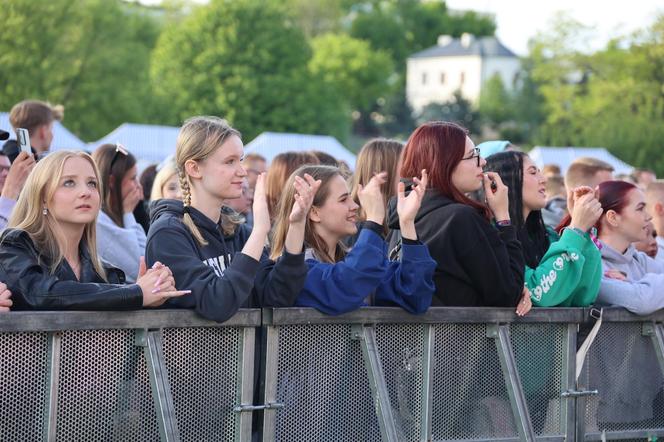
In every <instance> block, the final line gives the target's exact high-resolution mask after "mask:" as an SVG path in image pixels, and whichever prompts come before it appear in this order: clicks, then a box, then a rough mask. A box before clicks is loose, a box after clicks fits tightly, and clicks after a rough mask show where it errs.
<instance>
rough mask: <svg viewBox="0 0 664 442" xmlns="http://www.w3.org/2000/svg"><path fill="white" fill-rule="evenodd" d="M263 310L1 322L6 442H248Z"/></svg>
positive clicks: (21, 316)
mask: <svg viewBox="0 0 664 442" xmlns="http://www.w3.org/2000/svg"><path fill="white" fill-rule="evenodd" d="M260 321H261V312H260V310H246V311H241V312H239V313H238V314H237V315H235V316H234V317H233V318H232V319H230V320H229V321H227V322H226V323H224V324H218V323H216V322H211V321H206V320H203V319H201V318H199V317H198V316H196V315H195V314H194V313H192V312H190V311H173V310H164V311H136V312H12V313H10V314H3V315H0V351H1V352H2V358H1V359H0V383H1V384H2V392H1V394H0V440H2V441H38V440H46V441H56V440H57V441H78V440H81V441H82V440H85V441H95V440H98V441H158V440H160V439H161V440H162V441H179V440H182V441H204V440H249V439H250V437H251V416H250V415H248V414H247V413H238V412H236V411H235V410H234V409H235V408H236V407H238V406H241V405H242V404H251V403H252V401H253V397H252V396H253V386H254V379H253V368H254V367H253V363H254V334H255V327H257V326H260Z"/></svg>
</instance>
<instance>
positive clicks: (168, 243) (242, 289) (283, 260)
mask: <svg viewBox="0 0 664 442" xmlns="http://www.w3.org/2000/svg"><path fill="white" fill-rule="evenodd" d="M223 210H229V211H230V210H232V209H228V208H224V209H223ZM189 213H190V215H191V217H192V218H193V220H194V223H195V224H196V226H197V227H198V229H199V231H200V232H201V234H202V235H203V238H205V240H206V241H207V242H208V244H207V245H206V246H202V247H201V246H200V245H199V244H198V243H197V242H196V240H195V239H194V237H193V236H192V234H191V232H190V231H189V229H188V228H187V227H186V226H185V225H184V224H183V222H182V216H183V214H184V211H183V206H182V202H181V201H176V200H167V199H162V200H158V201H155V202H154V203H153V204H152V206H151V212H150V218H151V224H150V231H149V233H148V242H147V246H146V251H145V254H146V259H147V262H148V265H152V263H154V262H155V261H160V262H162V263H163V264H166V265H167V266H168V267H169V268H170V269H171V271H172V272H173V276H174V277H175V282H176V285H177V288H178V289H180V290H191V294H188V295H184V296H180V297H178V298H172V299H169V300H168V301H167V305H168V306H171V307H179V308H191V309H194V310H196V312H198V313H199V314H200V315H202V316H204V317H206V318H208V319H212V320H215V321H219V322H223V321H225V320H226V319H228V318H230V317H231V316H233V315H234V314H235V312H237V310H238V309H239V308H242V307H245V308H250V307H290V306H293V305H294V304H295V300H296V298H297V295H298V294H299V293H300V291H301V290H302V289H303V288H304V282H305V279H306V276H307V271H308V267H307V265H306V264H305V262H304V252H303V253H300V254H297V255H293V254H290V253H288V252H286V251H285V250H284V253H283V254H282V255H281V257H279V259H278V260H277V261H276V263H275V262H274V261H272V260H270V259H268V253H267V250H265V251H264V252H263V256H262V257H261V260H260V262H259V261H256V260H255V259H254V258H252V257H250V256H248V255H245V254H244V253H241V250H242V248H243V247H244V244H245V243H246V242H247V239H248V238H249V235H250V233H251V231H250V229H249V228H248V227H246V225H244V224H241V225H239V226H237V229H236V231H235V233H234V234H232V235H224V234H223V232H222V230H221V227H220V226H219V225H218V224H216V223H215V222H213V221H212V220H211V219H210V218H208V217H207V216H205V215H204V214H203V213H201V212H199V211H198V210H196V209H194V208H193V207H190V208H189Z"/></svg>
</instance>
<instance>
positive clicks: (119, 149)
mask: <svg viewBox="0 0 664 442" xmlns="http://www.w3.org/2000/svg"><path fill="white" fill-rule="evenodd" d="M120 153H121V154H122V155H124V156H129V151H128V150H127V149H126V148H125V147H124V146H123V145H122V144H120V143H115V153H114V154H113V159H112V160H111V167H110V169H111V170H112V169H113V164H115V162H116V161H117V159H118V154H120Z"/></svg>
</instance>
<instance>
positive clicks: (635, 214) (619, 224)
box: [613, 189, 651, 242]
mask: <svg viewBox="0 0 664 442" xmlns="http://www.w3.org/2000/svg"><path fill="white" fill-rule="evenodd" d="M627 201H628V203H627V205H626V206H625V207H624V208H623V210H622V211H621V212H620V213H619V214H616V215H615V218H614V221H613V222H614V225H613V227H614V229H615V230H616V231H617V232H619V233H620V234H621V235H622V236H623V238H625V239H626V240H628V241H629V242H637V241H642V240H645V239H646V235H647V234H648V224H649V222H650V220H651V217H650V215H648V212H646V201H645V197H644V195H643V192H642V191H641V190H640V189H632V190H630V191H629V192H628V193H627Z"/></svg>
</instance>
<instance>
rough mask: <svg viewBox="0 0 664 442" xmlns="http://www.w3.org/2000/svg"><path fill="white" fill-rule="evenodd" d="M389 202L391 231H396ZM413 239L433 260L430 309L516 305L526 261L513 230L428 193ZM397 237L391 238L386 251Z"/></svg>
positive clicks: (460, 205) (396, 221)
mask: <svg viewBox="0 0 664 442" xmlns="http://www.w3.org/2000/svg"><path fill="white" fill-rule="evenodd" d="M394 207H395V205H394V204H390V209H391V210H390V218H389V219H390V222H389V225H390V228H391V229H399V222H398V216H397V214H396V210H394ZM415 229H416V230H417V235H418V238H419V239H420V240H421V241H422V242H423V243H424V244H426V245H427V246H428V247H429V253H430V254H431V256H432V258H433V259H434V260H436V262H437V266H436V270H435V273H434V282H435V284H436V293H435V294H434V297H433V301H432V303H431V305H438V306H440V305H444V306H493V307H512V306H516V305H517V303H518V302H519V299H520V297H521V293H522V291H523V284H524V276H523V274H524V269H525V262H524V259H523V252H522V251H521V244H520V243H519V241H518V240H517V239H516V232H515V230H514V227H512V226H509V227H499V228H496V227H494V226H493V225H491V223H489V221H487V220H486V219H485V218H484V217H483V216H482V215H480V214H479V213H478V212H477V211H476V210H475V209H474V208H472V207H470V206H468V205H465V204H460V203H457V202H454V201H452V200H451V199H449V198H447V197H445V196H443V195H441V194H440V192H438V191H437V190H435V189H429V190H427V193H426V195H425V197H424V199H423V201H422V206H421V207H420V210H419V212H418V213H417V216H416V218H415ZM397 240H398V235H396V234H393V235H391V241H390V250H392V249H393V248H394V247H395V246H396V243H397Z"/></svg>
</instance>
